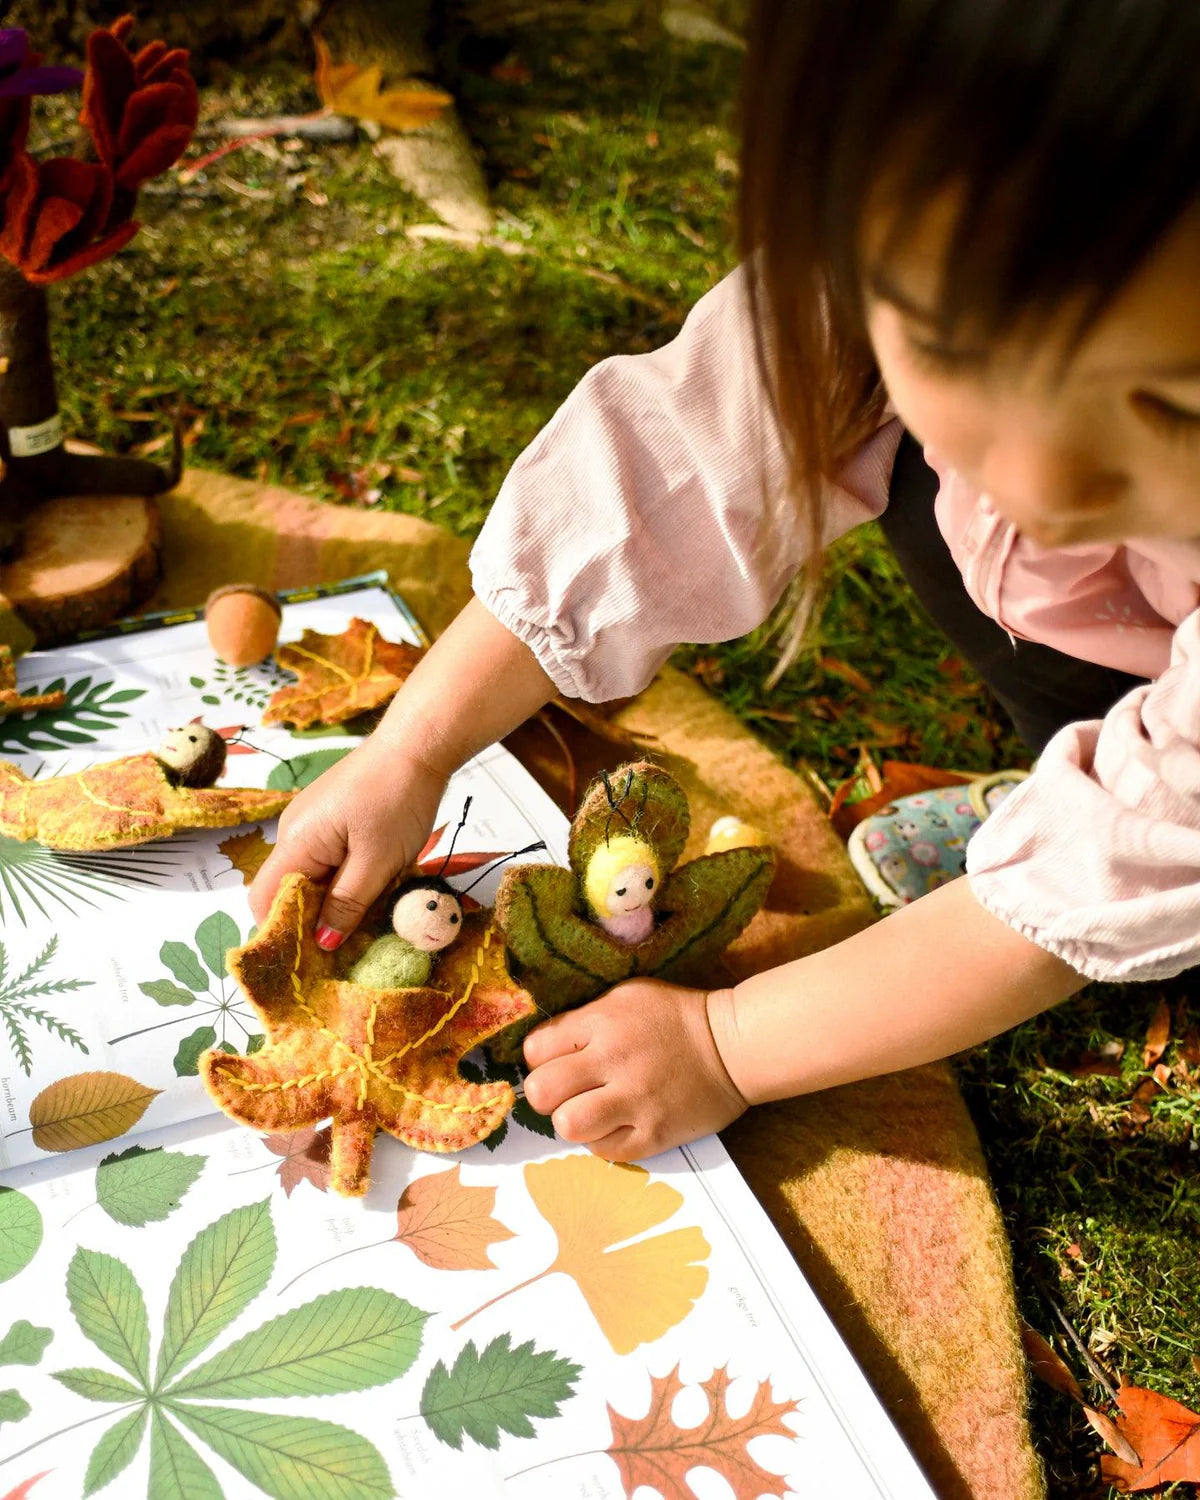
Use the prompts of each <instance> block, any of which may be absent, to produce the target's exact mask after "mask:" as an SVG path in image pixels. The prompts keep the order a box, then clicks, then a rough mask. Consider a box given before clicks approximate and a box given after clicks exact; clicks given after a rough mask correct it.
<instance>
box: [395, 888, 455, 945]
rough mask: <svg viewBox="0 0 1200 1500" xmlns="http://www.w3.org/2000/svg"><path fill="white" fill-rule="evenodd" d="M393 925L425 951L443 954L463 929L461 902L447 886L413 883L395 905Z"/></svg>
mask: <svg viewBox="0 0 1200 1500" xmlns="http://www.w3.org/2000/svg"><path fill="white" fill-rule="evenodd" d="M392 927H393V928H394V929H395V931H396V935H397V936H398V937H402V938H403V939H404V940H405V942H408V943H411V944H412V945H413V947H414V948H418V949H419V950H420V951H421V952H422V953H440V952H441V951H442V949H443V948H448V947H449V946H450V944H451V943H452V942H453V941H454V939H455V938H456V937H457V936H458V935H459V933H460V932H461V931H462V904H461V903H460V901H459V899H458V897H457V896H456V895H455V894H454V892H453V891H451V890H449V889H448V888H445V887H442V886H435V885H432V884H430V885H416V886H410V887H409V888H408V889H407V890H402V891H401V892H400V895H399V896H398V897H397V898H396V904H395V906H393V907H392Z"/></svg>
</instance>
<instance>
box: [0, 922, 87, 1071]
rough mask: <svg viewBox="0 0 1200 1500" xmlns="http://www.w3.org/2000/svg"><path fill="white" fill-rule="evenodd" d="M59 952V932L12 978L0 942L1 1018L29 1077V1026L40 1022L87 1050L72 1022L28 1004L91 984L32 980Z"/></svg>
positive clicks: (48, 1029)
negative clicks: (70, 1024)
mask: <svg viewBox="0 0 1200 1500" xmlns="http://www.w3.org/2000/svg"><path fill="white" fill-rule="evenodd" d="M57 952H58V935H57V934H55V936H54V937H52V938H51V939H50V941H49V942H48V943H47V944H46V946H45V947H44V948H43V949H42V951H41V953H39V954H38V956H37V957H36V958H35V959H34V960H33V962H32V963H31V964H29V965H28V966H27V967H26V968H25V969H24V970H23V972H22V973H20V974H18V975H17V976H16V977H15V978H14V979H9V978H8V977H7V976H8V955H7V953H6V952H5V948H4V944H3V943H0V1021H2V1022H3V1024H4V1030H5V1032H6V1033H7V1035H8V1040H9V1044H10V1046H11V1047H12V1051H13V1055H14V1056H15V1057H16V1059H17V1063H18V1066H19V1067H20V1069H21V1071H22V1072H23V1073H24V1074H25V1076H26V1077H27V1078H28V1077H29V1075H30V1074H31V1073H32V1072H33V1046H32V1044H31V1042H30V1040H29V1031H28V1026H30V1025H33V1026H41V1027H42V1028H43V1030H45V1031H48V1032H50V1034H51V1035H52V1036H57V1037H59V1038H61V1040H62V1041H64V1042H69V1043H70V1045H71V1046H72V1047H78V1048H79V1050H80V1051H81V1052H86V1051H87V1050H88V1048H87V1044H86V1042H85V1041H84V1040H83V1038H82V1037H81V1036H80V1035H79V1033H78V1032H77V1031H76V1030H75V1028H74V1027H73V1026H68V1025H67V1023H66V1022H65V1021H61V1020H59V1018H58V1017H57V1016H53V1015H51V1014H50V1012H49V1011H47V1010H43V1009H42V1008H41V1007H40V1006H37V1005H30V1004H29V1002H30V1001H31V1000H35V999H36V1000H41V999H45V998H46V997H47V996H48V995H66V994H69V993H70V992H71V991H73V990H80V989H83V988H84V987H85V986H87V985H90V984H91V982H92V981H91V980H90V979H44V978H43V979H42V980H40V981H39V982H38V983H37V984H34V983H33V982H32V981H33V980H34V978H35V977H36V976H37V975H39V974H41V973H42V972H43V970H44V969H45V968H46V967H47V965H48V964H50V962H51V961H52V960H53V958H54V955H55V954H56V953H57Z"/></svg>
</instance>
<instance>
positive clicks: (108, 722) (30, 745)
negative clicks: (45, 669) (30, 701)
mask: <svg viewBox="0 0 1200 1500" xmlns="http://www.w3.org/2000/svg"><path fill="white" fill-rule="evenodd" d="M112 686H113V684H112V683H111V682H96V683H93V681H92V679H91V678H90V677H80V678H79V679H78V680H77V681H75V682H73V683H72V684H71V686H70V687H67V685H66V681H65V679H64V678H61V677H60V678H58V679H57V680H56V681H55V682H51V683H47V685H46V686H45V687H44V688H41V689H38V688H34V687H31V688H29V689H28V691H29V692H30V693H37V692H42V693H58V692H63V691H65V692H66V701H65V702H64V703H63V704H61V705H60V706H59V707H58V708H43V709H40V710H38V712H36V713H32V714H27V715H26V714H21V715H11V716H10V717H8V718H7V719H5V720H4V721H3V722H2V723H0V755H3V754H7V753H8V752H10V751H14V750H15V751H18V752H19V751H22V750H61V749H62V748H63V746H64V745H91V744H94V743H95V741H96V740H97V738H98V737H99V735H100V734H102V733H104V732H105V731H106V730H108V729H110V728H111V727H112V726H113V725H114V724H116V723H117V722H119V721H120V720H121V719H127V718H129V714H128V712H127V711H126V710H125V709H124V708H123V707H120V706H119V705H122V704H125V703H132V702H134V700H135V699H137V698H144V697H145V695H146V690H145V688H118V690H117V691H116V692H115V693H114V692H112V691H110V689H111V688H112Z"/></svg>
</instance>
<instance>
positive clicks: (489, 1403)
mask: <svg viewBox="0 0 1200 1500" xmlns="http://www.w3.org/2000/svg"><path fill="white" fill-rule="evenodd" d="M579 1375H580V1367H579V1365H576V1364H572V1363H571V1361H570V1360H569V1359H563V1358H562V1356H561V1355H559V1354H555V1353H553V1351H551V1350H549V1349H535V1348H534V1346H533V1343H532V1341H530V1342H529V1343H527V1344H518V1345H517V1347H516V1348H515V1349H514V1348H513V1347H512V1344H511V1341H510V1339H509V1336H508V1334H507V1333H502V1334H501V1335H500V1337H499V1338H496V1339H493V1340H492V1342H491V1343H490V1344H488V1345H487V1347H486V1348H484V1349H483V1350H479V1349H476V1347H475V1345H474V1344H467V1345H466V1346H465V1347H464V1348H463V1349H462V1350H461V1351H460V1352H459V1355H458V1358H457V1359H456V1360H455V1361H454V1364H453V1365H451V1366H449V1367H448V1366H446V1365H445V1364H444V1363H443V1362H442V1361H441V1360H439V1361H438V1362H437V1364H436V1365H434V1367H433V1369H432V1370H430V1372H429V1375H428V1376H427V1378H426V1380H425V1388H424V1390H423V1391H422V1392H421V1415H422V1416H423V1417H424V1418H425V1421H426V1422H427V1423H428V1424H429V1428H430V1430H431V1431H432V1432H433V1434H434V1436H435V1437H436V1438H437V1439H438V1441H439V1442H442V1443H445V1444H446V1445H447V1446H448V1447H450V1448H461V1447H462V1440H463V1437H464V1436H466V1437H469V1438H470V1439H471V1441H472V1442H475V1443H478V1444H479V1445H480V1446H481V1447H483V1448H498V1447H499V1446H500V1434H501V1432H509V1433H511V1434H512V1435H513V1436H514V1437H536V1436H537V1433H536V1431H535V1429H534V1426H533V1422H532V1421H531V1418H533V1417H556V1416H558V1410H559V1407H560V1406H561V1405H562V1403H563V1402H564V1401H566V1400H567V1398H568V1397H569V1396H570V1395H571V1394H572V1393H573V1392H574V1389H575V1382H576V1380H578V1379H579ZM631 1493H632V1492H631Z"/></svg>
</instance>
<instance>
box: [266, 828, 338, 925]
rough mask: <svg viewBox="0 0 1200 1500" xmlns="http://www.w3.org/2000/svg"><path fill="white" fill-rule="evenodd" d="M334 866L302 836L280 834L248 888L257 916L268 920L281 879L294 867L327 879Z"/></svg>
mask: <svg viewBox="0 0 1200 1500" xmlns="http://www.w3.org/2000/svg"><path fill="white" fill-rule="evenodd" d="M332 868H333V866H332V865H328V864H326V863H324V862H323V861H322V860H319V859H316V858H314V857H313V855H312V854H311V853H310V852H309V850H308V849H307V848H306V847H305V846H304V844H303V843H301V842H300V840H298V839H294V840H289V839H286V838H285V837H283V836H282V834H281V836H280V839H279V842H278V843H277V844H276V845H275V847H274V849H272V850H271V852H270V854H269V855H268V856H267V858H266V859H265V860H264V861H263V863H262V866H261V868H260V869H259V872H258V874H257V875H256V876H255V877H254V880H253V881H252V882H251V885H250V889H249V891H248V892H247V895H248V897H249V899H250V910H251V911H252V912H253V913H254V920H255V921H256V922H257V923H259V924H260V925H261V924H262V923H263V922H265V921H266V919H267V913H268V912H269V911H270V910H271V902H272V901H274V899H275V892H276V891H277V890H278V889H279V882H280V881H281V880H282V879H283V877H284V876H285V875H290V874H292V872H293V871H295V872H296V873H297V874H300V875H307V876H308V877H309V878H310V879H311V880H324V879H325V878H326V876H327V875H328V874H329V871H330V870H331V869H332Z"/></svg>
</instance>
